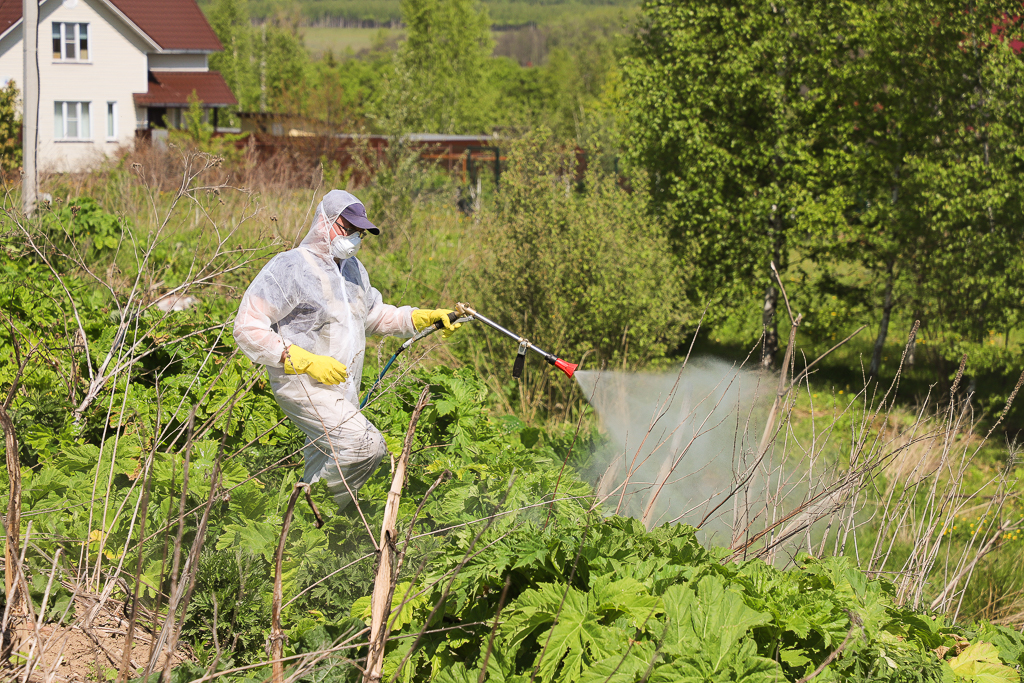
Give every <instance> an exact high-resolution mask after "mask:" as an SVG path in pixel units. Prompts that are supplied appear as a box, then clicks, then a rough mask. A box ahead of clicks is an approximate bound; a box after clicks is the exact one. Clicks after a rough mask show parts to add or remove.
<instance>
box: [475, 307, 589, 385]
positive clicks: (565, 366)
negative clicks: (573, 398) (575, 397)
mask: <svg viewBox="0 0 1024 683" xmlns="http://www.w3.org/2000/svg"><path fill="white" fill-rule="evenodd" d="M455 311H456V312H457V313H458V314H459V315H462V316H469V317H471V318H472V319H474V320H479V321H480V322H482V323H483V324H484V325H487V326H488V327H490V328H493V329H495V330H497V331H498V332H501V333H502V334H504V335H506V336H508V337H511V338H512V339H514V340H516V341H517V342H519V351H518V353H517V354H516V360H515V363H514V364H513V365H512V376H513V377H519V375H521V374H522V372H523V364H524V362H525V360H526V351H527V350H530V351H533V352H535V353H539V354H540V355H541V356H542V357H543V358H544V360H545V361H547V363H548V365H554V366H555V367H556V368H558V369H559V370H561V371H562V372H564V373H565V374H566V376H568V377H572V374H573V373H574V372H576V368H578V367H579V365H578V364H573V363H569V362H567V361H564V360H562V359H561V358H559V357H557V356H555V355H554V354H553V353H548V352H547V351H545V350H544V349H542V348H540V347H539V346H537V345H536V344H534V343H533V342H531V341H530V340H529V339H527V338H526V337H521V336H520V335H518V334H516V333H515V332H512V331H511V330H507V329H505V328H504V327H502V326H501V325H499V324H498V323H496V322H494V321H493V320H491V319H489V318H485V317H484V316H482V315H480V314H479V313H477V312H476V311H475V310H473V309H472V308H471V307H470V306H469V304H464V303H457V304H455Z"/></svg>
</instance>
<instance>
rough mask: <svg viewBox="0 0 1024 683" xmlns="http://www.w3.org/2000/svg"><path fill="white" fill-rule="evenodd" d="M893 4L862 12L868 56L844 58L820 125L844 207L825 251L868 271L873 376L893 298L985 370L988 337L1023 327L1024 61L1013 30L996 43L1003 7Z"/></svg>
mask: <svg viewBox="0 0 1024 683" xmlns="http://www.w3.org/2000/svg"><path fill="white" fill-rule="evenodd" d="M899 12H900V15H901V16H902V20H901V21H899V22H894V21H892V20H891V19H892V15H893V10H892V8H888V7H887V8H864V10H863V11H862V13H861V14H859V15H857V16H852V17H851V20H850V22H849V32H850V33H851V34H855V35H859V36H861V39H860V40H859V41H858V44H859V46H860V48H859V49H860V51H861V54H860V56H859V57H858V58H857V59H852V60H847V64H846V66H845V69H844V75H843V82H842V84H841V87H842V89H843V91H844V92H845V93H846V94H845V96H844V101H843V102H842V103H841V106H840V108H839V110H838V111H837V113H836V114H835V116H834V117H832V119H831V120H826V121H825V123H826V124H827V125H829V126H830V127H831V129H832V130H833V133H832V135H833V136H834V137H835V140H834V143H833V144H834V147H835V149H836V150H837V151H838V150H841V154H840V155H838V156H841V157H842V158H841V162H840V163H839V164H837V169H836V170H837V174H836V177H835V178H834V179H833V182H834V183H835V184H836V185H837V186H842V187H845V191H846V192H847V193H848V200H847V201H848V202H849V208H848V210H847V212H846V216H847V220H846V221H845V222H844V223H842V224H839V225H837V226H835V227H833V228H832V229H829V230H827V232H826V233H825V239H826V241H827V244H826V248H827V250H829V251H831V254H832V255H833V256H836V257H839V258H840V259H842V260H846V261H854V262H859V263H860V264H862V265H863V267H864V268H865V269H866V270H867V271H868V272H869V273H872V274H873V275H874V278H873V281H872V283H870V284H869V285H868V286H869V287H870V289H869V296H868V298H869V300H872V301H874V302H876V304H875V306H876V309H877V310H879V311H880V313H881V316H880V318H881V319H880V321H879V329H878V336H877V342H876V344H875V349H874V353H873V357H872V362H871V367H870V373H871V374H872V375H876V374H877V373H878V371H879V368H880V365H881V355H882V346H883V344H884V342H885V339H886V335H887V332H888V324H889V318H890V313H891V311H892V310H893V308H894V307H895V306H898V305H903V306H905V307H906V308H908V309H909V313H911V314H912V316H913V317H914V318H920V319H922V321H923V323H924V325H925V328H926V329H928V330H929V331H930V332H931V333H932V334H934V333H938V334H940V335H942V334H943V333H945V334H946V335H949V339H948V340H949V341H950V342H953V343H949V344H946V345H944V347H945V349H946V352H947V353H948V355H949V357H950V358H954V357H955V358H957V359H959V355H960V354H961V353H962V352H964V351H968V350H969V351H972V353H971V355H972V358H973V361H972V365H974V366H975V367H982V368H983V367H985V366H988V365H991V363H992V359H991V358H986V356H991V355H992V354H991V353H986V351H987V350H986V349H984V348H983V347H982V346H981V345H982V343H983V342H984V341H986V340H987V338H988V331H989V330H990V329H993V328H995V329H998V330H1000V331H1003V330H1006V329H1008V326H1009V325H1013V324H1016V321H1017V312H1018V311H1019V310H1020V302H1021V292H1022V284H1024V282H1022V280H1021V277H1020V272H1021V271H1020V268H1021V266H1020V261H1021V259H1020V255H1019V252H1018V251H1016V250H1012V249H1010V250H1008V249H1005V248H1004V247H1005V245H1008V244H1014V243H1019V242H1021V241H1022V240H1024V230H1022V227H1021V222H1020V220H1019V217H1020V215H1021V207H1022V205H1024V202H1022V199H1024V197H1022V195H1021V190H1020V187H1019V183H1017V182H1016V181H1015V180H1014V178H1015V177H1016V176H1017V175H1018V174H1019V173H1020V170H1021V147H1020V144H1019V140H1020V137H1021V135H1022V133H1024V130H1022V127H1021V126H1022V124H1024V120H1022V119H1021V117H1020V115H1019V113H1018V112H1017V111H1016V109H1017V107H1016V106H1015V104H1014V103H1016V102H1019V101H1020V99H1021V97H1022V95H1024V68H1022V65H1021V60H1020V58H1019V56H1018V55H1017V54H1015V52H1014V50H1013V49H1012V48H1011V46H1010V44H1009V41H1008V40H1004V39H993V32H992V26H993V22H996V23H997V25H998V21H999V20H998V19H997V18H998V17H1000V16H1001V13H1000V6H999V5H997V4H994V3H985V4H983V5H980V6H976V7H975V8H974V9H973V10H972V11H971V12H962V11H959V10H958V9H957V7H956V6H954V4H947V5H943V4H942V3H938V4H936V3H933V2H906V3H903V4H901V5H900V10H899ZM936 17H943V18H942V19H941V20H938V19H936ZM876 282H877V283H878V284H877V285H874V283H876ZM872 285H874V286H872ZM894 290H895V291H894ZM965 344H966V345H965Z"/></svg>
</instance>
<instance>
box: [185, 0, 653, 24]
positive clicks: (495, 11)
mask: <svg viewBox="0 0 1024 683" xmlns="http://www.w3.org/2000/svg"><path fill="white" fill-rule="evenodd" d="M212 5H213V0H199V6H200V7H202V8H203V10H205V11H209V10H210V7H211V6H212ZM483 5H484V7H486V8H487V13H488V15H490V18H491V22H492V23H493V24H495V25H496V26H508V25H522V24H530V23H532V24H546V23H549V22H553V21H559V20H561V19H565V18H577V17H580V16H581V15H584V14H588V13H590V12H593V11H595V10H598V11H600V10H605V11H607V10H609V9H613V8H622V7H636V6H637V5H639V0H544V1H541V2H536V1H530V0H484V1H483ZM248 6H249V12H250V14H251V15H252V17H253V19H256V20H261V19H266V18H269V17H273V16H275V15H276V14H278V13H281V12H284V13H286V14H290V13H292V12H298V13H299V15H300V16H301V18H302V21H303V22H305V23H307V24H312V25H325V24H326V25H328V26H329V25H336V24H338V23H341V20H344V22H345V23H351V22H366V24H367V25H369V24H374V23H376V24H378V25H379V24H382V23H383V24H387V23H388V22H399V21H401V16H402V15H401V10H400V0H297V1H295V2H289V1H287V0H249V3H248Z"/></svg>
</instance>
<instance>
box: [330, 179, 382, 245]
mask: <svg viewBox="0 0 1024 683" xmlns="http://www.w3.org/2000/svg"><path fill="white" fill-rule="evenodd" d="M323 206H324V213H325V214H327V215H328V216H329V217H333V219H334V220H337V216H339V215H340V216H344V217H345V220H347V221H348V222H349V223H351V224H352V225H354V226H356V227H357V228H362V229H363V230H366V231H367V232H369V233H371V234H373V235H379V234H380V228H378V227H377V226H376V225H374V224H373V223H371V222H370V219H368V218H367V217H366V207H365V206H363V203H362V202H360V201H359V199H358V198H356V196H355V195H354V194H351V193H349V192H345V190H331V191H330V192H328V193H327V194H325V195H324V199H323Z"/></svg>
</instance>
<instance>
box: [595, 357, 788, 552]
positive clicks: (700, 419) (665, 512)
mask: <svg viewBox="0 0 1024 683" xmlns="http://www.w3.org/2000/svg"><path fill="white" fill-rule="evenodd" d="M576 379H577V381H578V382H579V384H580V387H581V389H582V390H583V393H584V395H585V396H586V398H587V399H588V400H589V401H590V403H591V405H592V406H593V407H594V409H595V410H596V411H597V414H598V416H599V417H600V419H601V426H602V428H603V429H604V430H605V431H606V433H607V434H608V437H609V439H610V442H611V445H610V447H609V449H608V451H607V452H603V453H599V454H598V455H597V458H596V460H597V461H596V463H595V467H594V468H593V469H591V470H590V471H589V472H588V473H585V475H589V476H590V479H591V481H592V483H594V485H595V486H596V487H597V489H598V494H599V496H600V497H602V498H604V497H606V496H607V498H606V499H605V502H604V509H605V511H606V512H608V513H614V512H615V511H616V509H618V512H619V514H623V515H630V516H632V517H636V518H637V519H640V520H641V521H643V522H644V524H645V525H647V527H648V528H653V527H655V526H658V525H660V524H663V523H665V522H668V521H671V520H673V519H676V518H678V521H680V522H684V523H688V524H693V525H697V524H698V523H699V522H700V521H701V519H702V518H703V517H704V516H705V515H707V514H708V513H710V512H711V510H712V508H714V507H715V505H717V504H718V503H720V502H722V500H723V499H724V498H725V496H726V495H727V494H728V492H729V491H730V490H731V489H732V487H733V486H734V472H735V471H741V470H743V469H744V468H745V465H744V463H749V462H750V461H751V460H752V459H753V457H754V456H753V452H754V451H755V450H756V448H757V444H758V441H759V439H760V437H761V432H762V431H763V429H764V420H765V415H766V413H767V410H768V408H769V407H770V405H771V400H772V394H773V391H774V389H775V382H776V381H777V380H776V379H775V377H774V376H773V374H770V373H761V372H754V371H750V370H742V369H739V368H738V367H737V366H735V365H731V364H729V363H727V362H724V361H721V360H717V359H714V358H692V359H690V361H689V363H688V364H687V365H686V367H685V368H682V369H681V370H680V369H675V370H672V371H666V372H658V373H630V372H618V371H596V370H591V371H579V372H577V373H576ZM652 501H653V504H652ZM732 515H733V505H732V503H731V502H729V503H726V504H725V505H723V506H722V507H721V508H720V509H719V510H718V511H717V512H716V513H714V514H712V515H711V518H710V519H708V521H707V522H705V524H704V527H703V528H704V530H705V532H706V533H707V534H708V536H706V538H707V539H708V540H715V541H717V542H719V543H722V542H726V543H727V542H728V540H729V538H728V534H729V533H730V532H729V529H730V528H731V526H732ZM720 533H725V534H726V536H725V537H724V538H723V537H721V536H717V534H720ZM712 536H716V537H715V538H714V539H712Z"/></svg>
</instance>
